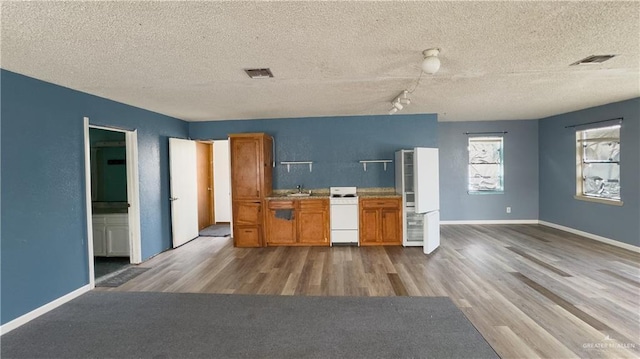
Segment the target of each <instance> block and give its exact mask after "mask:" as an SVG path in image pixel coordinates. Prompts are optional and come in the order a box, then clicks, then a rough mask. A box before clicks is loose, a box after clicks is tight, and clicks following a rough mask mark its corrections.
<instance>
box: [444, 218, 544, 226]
mask: <svg viewBox="0 0 640 359" xmlns="http://www.w3.org/2000/svg"><path fill="white" fill-rule="evenodd" d="M440 224H442V225H452V224H538V220H537V219H491V220H479V221H464V220H463V221H440Z"/></svg>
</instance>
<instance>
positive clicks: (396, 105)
mask: <svg viewBox="0 0 640 359" xmlns="http://www.w3.org/2000/svg"><path fill="white" fill-rule="evenodd" d="M439 54H440V49H439V48H437V47H434V48H431V49H427V50H424V51H422V55H423V56H424V59H423V60H422V64H421V66H420V68H421V70H422V71H420V76H419V77H418V80H417V81H416V84H415V86H413V89H412V90H411V91H409V90H404V91H402V92H401V93H400V95H398V96H397V97H396V98H395V99H393V100H392V101H391V105H393V107H392V108H391V110H389V115H393V114H394V113H397V112H398V111H400V110H402V109H403V108H404V107H405V106H406V105H408V104H410V103H411V99H410V98H409V94H412V93H413V91H415V90H416V89H417V88H418V85H420V80H422V75H423V74H429V75H433V74H435V73H436V72H438V70H440V59H439V58H438V55H439Z"/></svg>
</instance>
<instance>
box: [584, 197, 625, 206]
mask: <svg viewBox="0 0 640 359" xmlns="http://www.w3.org/2000/svg"><path fill="white" fill-rule="evenodd" d="M573 198H575V199H577V200H580V201H585V202H595V203H602V204H608V205H610V206H622V205H623V204H624V202H622V201H619V200H617V199H605V198H595V197H587V196H578V195H575V196H573Z"/></svg>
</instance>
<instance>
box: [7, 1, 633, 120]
mask: <svg viewBox="0 0 640 359" xmlns="http://www.w3.org/2000/svg"><path fill="white" fill-rule="evenodd" d="M1 31H2V32H1V34H0V35H1V50H2V53H1V58H0V60H1V66H2V68H4V69H7V70H10V71H14V72H17V73H21V74H24V75H28V76H32V77H35V78H38V79H42V80H45V81H49V82H53V83H55V84H59V85H62V86H66V87H70V88H72V89H77V90H80V91H84V92H88V93H91V94H94V95H98V96H102V97H106V98H109V99H112V100H116V101H120V102H123V103H126V104H130V105H134V106H138V107H141V108H145V109H149V110H152V111H156V112H159V113H163V114H167V115H170V116H174V117H177V118H181V119H184V120H188V121H204V120H223V119H257V118H281V117H309V116H337V115H373V114H387V112H388V111H389V109H390V107H391V105H390V103H389V101H391V100H392V99H393V98H395V97H396V96H397V95H398V94H399V93H400V92H401V91H402V90H404V89H412V88H413V87H414V86H415V84H416V80H417V78H418V75H419V73H420V62H421V60H422V54H421V53H422V51H423V50H425V49H427V48H430V47H440V48H441V49H442V51H441V54H440V59H441V62H442V66H441V69H440V71H439V72H438V73H436V74H435V75H425V76H424V77H423V78H422V81H421V83H420V85H419V86H418V87H417V88H416V90H415V92H414V93H413V94H412V95H411V98H412V103H411V104H410V105H409V106H407V107H406V108H405V109H404V110H403V111H401V112H400V113H403V114H410V113H438V115H439V119H440V120H441V121H464V120H507V119H535V118H541V117H545V116H550V115H554V114H558V113H563V112H568V111H573V110H577V109H582V108H586V107H590V106H596V105H601V104H605V103H610V102H614V101H619V100H625V99H629V98H633V97H638V96H640V77H639V76H640V70H639V68H640V2H516V1H512V2H239V1H232V2H202V1H200V2H132V1H125V2H97V1H96V2H68V1H67V2H37V3H36V2H3V3H2V28H1ZM594 54H616V55H618V56H616V57H615V58H613V59H612V60H609V61H607V62H605V63H602V64H597V65H581V66H569V65H570V64H571V63H573V62H575V61H577V60H579V59H582V58H584V57H586V56H589V55H594ZM254 67H269V68H271V70H272V72H273V73H274V75H275V77H274V78H271V79H259V80H252V79H249V78H248V77H247V75H246V74H245V73H244V71H243V69H245V68H254Z"/></svg>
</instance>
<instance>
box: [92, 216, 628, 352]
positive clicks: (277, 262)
mask: <svg viewBox="0 0 640 359" xmlns="http://www.w3.org/2000/svg"><path fill="white" fill-rule="evenodd" d="M141 266H143V267H149V268H151V270H149V271H147V272H145V273H143V274H142V275H140V276H138V277H137V278H134V279H133V280H131V281H130V282H128V283H126V284H124V285H122V286H120V287H118V288H112V289H103V288H100V289H97V290H115V291H162V292H189V293H229V294H271V295H330V296H344V295H349V296H401V295H409V296H448V297H450V298H451V299H452V300H453V302H454V303H455V304H456V305H457V306H458V307H459V308H460V309H461V310H462V311H463V312H464V313H465V315H466V316H467V318H468V319H469V320H470V321H471V323H473V325H474V326H475V327H476V328H477V329H478V331H479V332H480V333H481V334H482V335H483V336H484V337H485V339H486V340H487V341H488V342H489V344H490V345H491V346H492V347H493V349H494V350H495V351H496V352H497V353H498V354H499V355H500V356H501V357H503V358H639V357H640V254H638V253H633V252H630V251H627V250H624V249H620V248H617V247H613V246H610V245H606V244H603V243H599V242H595V241H593V240H590V239H587V238H584V237H580V236H577V235H573V234H570V233H566V232H563V231H559V230H556V229H552V228H549V227H545V226H540V225H455V226H453V225H449V226H443V227H442V231H441V246H440V248H439V249H437V250H436V251H435V252H433V253H432V254H431V255H428V256H427V255H425V254H423V253H422V248H420V247H413V248H403V247H332V248H329V247H272V248H234V247H233V245H232V240H231V239H229V238H210V237H209V238H207V237H201V238H198V239H196V240H194V241H192V242H190V243H188V244H186V245H184V246H182V247H180V248H178V249H176V250H171V251H167V252H164V253H161V254H160V255H158V256H156V257H154V258H152V259H151V260H149V261H147V262H145V263H143V264H141Z"/></svg>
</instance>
